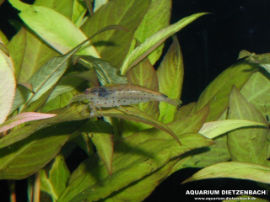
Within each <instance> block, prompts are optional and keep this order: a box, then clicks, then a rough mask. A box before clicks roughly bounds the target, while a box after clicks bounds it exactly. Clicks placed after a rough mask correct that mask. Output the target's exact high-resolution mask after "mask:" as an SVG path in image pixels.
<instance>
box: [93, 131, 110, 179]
mask: <svg viewBox="0 0 270 202" xmlns="http://www.w3.org/2000/svg"><path fill="white" fill-rule="evenodd" d="M91 139H92V141H93V143H94V145H95V146H96V149H97V153H98V155H99V157H100V158H101V159H102V161H103V162H104V164H105V166H106V169H107V170H108V173H110V174H111V173H112V160H113V137H112V134H108V133H93V134H92V137H91Z"/></svg>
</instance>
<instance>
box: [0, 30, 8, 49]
mask: <svg viewBox="0 0 270 202" xmlns="http://www.w3.org/2000/svg"><path fill="white" fill-rule="evenodd" d="M0 43H2V44H5V45H6V44H7V43H8V38H7V36H6V35H5V34H4V32H3V31H1V30H0Z"/></svg>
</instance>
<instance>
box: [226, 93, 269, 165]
mask: <svg viewBox="0 0 270 202" xmlns="http://www.w3.org/2000/svg"><path fill="white" fill-rule="evenodd" d="M229 107H230V109H229V116H228V117H229V119H246V120H250V121H256V122H261V123H263V124H266V121H265V119H264V117H263V116H262V114H261V113H260V112H259V111H258V110H257V109H256V108H255V107H254V106H253V105H252V104H250V103H249V102H248V101H247V100H246V99H245V97H244V96H243V95H241V94H240V92H239V91H238V90H237V89H236V88H233V90H232V93H231V96H230V106H229ZM268 136H269V130H268V128H243V129H239V130H236V131H233V132H230V133H229V134H228V148H229V151H230V153H231V156H232V159H233V160H235V161H244V162H252V163H259V164H264V163H266V159H267V158H268Z"/></svg>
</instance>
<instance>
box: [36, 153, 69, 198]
mask: <svg viewBox="0 0 270 202" xmlns="http://www.w3.org/2000/svg"><path fill="white" fill-rule="evenodd" d="M40 174H41V176H40V178H41V179H40V181H41V191H44V192H47V193H48V194H49V195H50V196H51V197H52V198H53V200H54V201H55V200H57V199H58V197H59V196H60V195H61V193H62V192H63V191H64V190H65V188H66V185H67V181H68V179H69V176H70V173H69V170H68V168H67V165H66V163H65V160H64V158H63V156H61V155H58V156H56V158H55V160H54V162H53V165H52V167H51V169H50V171H49V173H48V175H47V174H46V171H45V170H41V171H40Z"/></svg>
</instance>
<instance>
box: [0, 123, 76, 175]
mask: <svg viewBox="0 0 270 202" xmlns="http://www.w3.org/2000/svg"><path fill="white" fill-rule="evenodd" d="M24 128H25V127H24ZM77 128H78V124H75V123H73V124H70V123H65V124H62V125H61V124H60V125H58V126H54V127H50V128H46V129H44V130H41V131H38V132H37V133H35V135H32V136H30V137H28V138H26V139H24V140H22V141H20V142H18V143H16V144H13V145H12V146H10V147H6V148H2V149H0V179H23V178H26V177H28V176H30V175H32V174H34V173H35V172H37V171H38V170H39V169H41V168H42V167H43V166H45V165H46V164H47V163H48V162H49V161H51V160H52V159H53V158H54V157H55V156H56V154H57V153H58V152H59V151H60V149H61V147H62V146H63V145H64V144H65V142H66V141H67V140H68V139H69V137H70V135H71V133H72V132H74V131H75V130H76V129H77ZM24 131H25V129H21V133H20V134H23V132H24Z"/></svg>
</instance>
